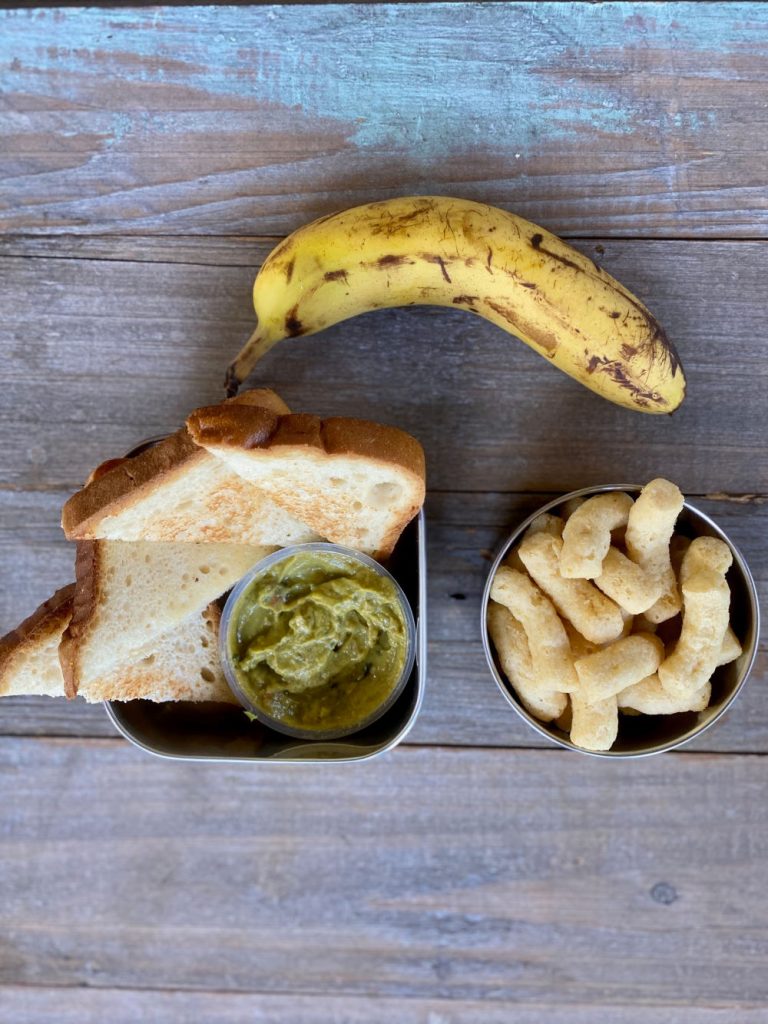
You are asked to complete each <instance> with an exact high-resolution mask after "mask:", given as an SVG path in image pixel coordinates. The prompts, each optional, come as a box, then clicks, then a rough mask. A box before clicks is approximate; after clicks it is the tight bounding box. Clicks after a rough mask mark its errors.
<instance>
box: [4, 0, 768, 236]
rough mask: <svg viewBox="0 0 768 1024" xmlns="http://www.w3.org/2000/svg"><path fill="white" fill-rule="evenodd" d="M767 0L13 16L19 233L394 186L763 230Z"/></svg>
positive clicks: (7, 32)
mask: <svg viewBox="0 0 768 1024" xmlns="http://www.w3.org/2000/svg"><path fill="white" fill-rule="evenodd" d="M766 58H768V7H766V6H765V5H762V4H759V3H732V4H719V3H713V4H710V3H669V4H665V3H661V4H659V3H653V4H649V3H639V2H627V3H604V4H591V3H546V4H539V3H520V4H508V3H498V4H482V3H474V4H445V3H439V4H402V5H399V4H395V5H371V6H365V5H362V6H357V5H352V6H348V5H318V6H266V7H252V8H243V7H190V8H179V7H175V8H153V9H138V10H121V9H117V10H98V9H86V10H39V9H27V10H11V11H5V12H2V14H1V16H0V89H1V90H2V93H3V95H4V97H5V99H4V104H5V106H4V113H3V114H2V116H1V119H0V127H1V128H2V133H3V134H2V136H0V151H2V153H3V157H2V173H3V177H4V179H5V180H4V189H3V191H4V201H3V209H2V210H1V211H0V226H2V227H4V228H5V230H14V231H21V230H34V231H56V230H69V231H73V230H74V231H81V232H88V231H94V232H98V231H111V230H118V229H119V230H123V231H124V230H149V231H165V232H168V231H174V232H179V231H184V232H200V233H208V232H211V231H216V232H219V233H230V232H255V233H273V232H274V233H284V232H285V231H288V230H291V229H293V228H294V227H296V226H297V225H298V224H300V223H302V222H303V221H305V220H306V219H308V217H311V216H313V215H315V214H318V213H321V212H326V211H327V210H330V209H334V208H338V207H340V206H344V205H349V204H351V203H354V202H357V201H363V200H365V199H370V198H372V197H382V196H386V195H389V194H392V193H393V192H408V191H418V192H429V191H437V192H447V193H456V194H460V195H467V196H472V197H477V198H482V199H485V200H487V201H490V202H496V203H499V204H502V205H506V206H510V207H514V208H515V209H517V210H518V211H520V212H521V213H523V214H525V215H528V216H530V217H532V218H533V219H540V220H542V221H544V222H546V223H547V224H548V226H550V227H552V228H553V229H555V230H558V231H560V232H562V233H567V234H598V233H600V234H614V235H617V234H618V235H620V234H638V233H644V234H648V235H653V234H670V235H686V234H690V233H696V234H709V235H723V234H731V235H765V234H767V233H768V194H766V190H765V188H764V184H765V179H766V169H767V166H768V161H767V159H766V153H765V147H764V144H763V139H764V137H765V127H766V120H767V119H768V115H767V114H766V110H767V109H768V72H767V70H766V69H767V68H768V64H767V63H766Z"/></svg>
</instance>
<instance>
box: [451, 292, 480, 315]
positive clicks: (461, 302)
mask: <svg viewBox="0 0 768 1024" xmlns="http://www.w3.org/2000/svg"><path fill="white" fill-rule="evenodd" d="M479 301H480V296H479V295H454V297H453V304H454V306H466V308H467V309H468V310H469V311H470V313H477V311H478V310H477V306H476V305H475V303H476V302H479Z"/></svg>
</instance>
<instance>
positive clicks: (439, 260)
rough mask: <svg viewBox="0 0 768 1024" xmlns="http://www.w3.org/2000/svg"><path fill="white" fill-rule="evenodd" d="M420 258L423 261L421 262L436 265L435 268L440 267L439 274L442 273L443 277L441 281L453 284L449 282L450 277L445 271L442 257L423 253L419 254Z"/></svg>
mask: <svg viewBox="0 0 768 1024" xmlns="http://www.w3.org/2000/svg"><path fill="white" fill-rule="evenodd" d="M421 258H422V259H423V260H424V261H425V262H427V263H436V264H437V266H438V267H440V270H441V272H442V275H443V280H444V281H447V282H448V284H452V283H453V282H452V281H451V277H450V274H449V273H448V271H447V269H446V266H445V260H444V259H443V257H442V256H437V255H434V254H433V253H431V252H423V253H422V254H421Z"/></svg>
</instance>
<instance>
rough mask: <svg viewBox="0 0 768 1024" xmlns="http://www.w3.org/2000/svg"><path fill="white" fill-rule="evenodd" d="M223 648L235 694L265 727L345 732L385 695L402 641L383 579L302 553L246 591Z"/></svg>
mask: <svg viewBox="0 0 768 1024" xmlns="http://www.w3.org/2000/svg"><path fill="white" fill-rule="evenodd" d="M229 648H230V652H231V655H232V662H233V665H234V668H235V672H236V674H237V678H238V680H239V682H240V686H241V687H242V689H243V691H244V692H245V694H246V696H248V697H249V698H250V700H251V701H252V702H253V704H254V705H255V707H256V708H258V709H261V710H262V711H263V712H264V713H265V714H266V715H268V716H269V717H270V718H272V719H274V720H275V721H276V722H279V723H281V724H283V725H286V726H288V727H290V728H293V729H300V730H306V731H313V730H317V731H318V732H326V731H337V730H338V731H341V730H348V731H350V732H351V731H353V730H354V728H355V726H358V725H360V724H361V723H363V722H364V721H365V720H366V719H368V718H369V717H370V716H371V715H373V713H374V712H375V711H376V710H377V709H378V708H380V707H381V705H382V704H384V702H385V701H386V700H387V698H388V697H389V696H390V695H391V694H392V691H393V690H394V689H395V687H396V685H397V683H398V682H399V680H400V678H401V676H402V673H403V668H404V666H405V661H406V654H407V648H408V634H407V628H406V623H405V617H404V615H403V610H402V607H401V604H400V600H399V597H398V592H397V590H396V588H395V585H394V584H393V582H392V580H391V579H389V578H388V577H386V576H381V575H380V574H379V573H378V572H376V571H375V570H374V569H372V568H371V567H370V566H368V565H365V564H364V563H362V562H359V561H357V559H354V558H352V557H350V556H347V555H344V554H342V553H340V552H336V551H328V550H308V551H300V552H297V553H296V554H295V555H291V556H289V557H288V558H284V559H282V560H280V561H277V562H275V563H274V564H273V565H271V566H269V567H268V568H267V569H265V570H264V572H262V573H260V574H259V575H258V576H256V578H255V579H254V580H253V581H252V582H251V584H250V585H249V586H248V587H246V589H245V590H244V591H243V594H242V595H241V597H240V599H239V600H238V603H237V606H236V607H235V609H234V612H233V616H232V625H231V627H230V630H229Z"/></svg>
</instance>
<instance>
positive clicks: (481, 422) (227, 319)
mask: <svg viewBox="0 0 768 1024" xmlns="http://www.w3.org/2000/svg"><path fill="white" fill-rule="evenodd" d="M598 244H600V243H590V244H589V245H587V246H585V250H586V251H587V252H590V253H591V254H594V255H598V256H599V258H600V259H601V260H602V261H603V263H604V265H605V266H606V267H607V269H609V270H610V271H612V272H615V273H616V274H617V276H618V277H619V278H620V279H621V280H623V281H625V282H626V284H627V285H628V286H629V287H631V288H632V289H633V290H635V291H637V292H638V294H639V295H640V296H641V297H642V298H644V299H645V300H646V301H647V302H648V303H649V305H650V306H651V308H652V309H653V310H654V311H655V312H656V313H657V315H658V316H659V317H660V319H661V321H662V323H664V324H665V326H666V329H667V331H668V332H669V334H670V336H671V337H672V338H673V339H674V341H675V342H676V344H677V345H678V347H679V350H680V352H681V355H682V358H683V361H684V364H685V367H686V371H687V374H688V380H689V389H688V397H687V399H686V401H685V403H684V404H683V406H682V408H681V409H680V410H679V412H677V413H676V414H675V415H674V416H673V417H672V418H668V417H656V416H643V415H641V414H634V413H630V412H628V411H626V410H624V409H620V408H619V407H617V406H614V405H612V404H610V403H608V402H605V401H602V400H601V399H600V398H598V397H597V396H595V395H593V394H592V393H591V392H588V391H586V390H585V389H584V388H582V387H581V386H580V385H578V384H576V383H575V382H574V381H572V380H570V378H567V377H565V376H564V375H562V374H560V373H559V372H557V371H556V370H555V369H554V368H553V367H551V366H549V365H547V363H546V362H545V360H543V359H542V358H541V357H540V356H538V355H537V354H535V353H534V352H532V351H531V350H530V349H529V348H527V347H526V346H524V345H521V344H519V343H518V342H516V341H514V340H511V339H510V338H509V336H508V335H506V334H505V333H504V332H503V331H501V330H499V329H498V328H496V327H494V326H493V325H491V324H489V323H487V322H486V321H483V320H480V319H479V318H477V317H473V316H471V315H470V314H466V313H461V312H459V311H454V310H439V309H434V308H433V309H430V308H417V309H402V310H393V311H379V312H377V313H371V314H368V315H367V316H365V317H359V318H357V319H355V320H351V321H348V322H347V323H345V324H341V325H339V326H337V327H336V328H333V329H331V330H329V331H327V332H325V333H323V334H321V335H318V336H315V337H310V338H303V339H297V340H292V341H290V342H284V343H283V344H282V345H279V346H277V348H275V349H274V350H273V351H272V352H271V353H270V354H269V355H268V356H267V357H266V358H265V359H264V360H263V362H262V363H261V364H260V366H259V367H258V368H257V374H256V375H255V377H254V380H255V381H257V382H259V383H269V384H272V385H274V386H275V387H277V389H278V390H279V391H280V392H281V393H282V394H283V395H284V397H285V398H286V400H287V401H288V402H289V403H290V404H291V405H292V406H293V407H295V408H297V409H302V410H307V411H314V412H318V413H320V414H324V415H328V414H334V415H360V412H361V410H365V411H366V415H368V416H370V417H371V418H376V419H380V420H382V421H384V422H390V423H395V424H397V425H399V426H402V427H404V428H405V429H408V430H411V431H412V432H413V433H414V434H416V436H418V437H419V438H420V439H421V440H422V441H423V443H424V445H425V447H426V450H427V456H428V464H429V484H430V486H431V487H432V488H435V489H458V490H462V489H466V490H495V491H521V490H528V489H531V490H539V489H543V490H555V491H562V490H570V489H573V488H575V487H580V486H584V485H586V484H590V483H601V482H607V481H615V480H616V479H617V478H618V477H620V476H624V477H634V478H635V479H638V480H643V479H649V478H650V477H651V476H654V475H658V474H660V473H661V474H665V475H668V476H670V477H671V478H672V479H674V480H676V481H677V482H678V483H679V484H680V485H681V486H682V487H683V489H684V490H686V491H688V492H691V493H705V492H709V491H715V490H717V491H728V492H750V493H753V492H766V491H768V462H766V459H765V458H764V446H765V439H766V437H767V436H768V404H767V403H766V402H765V392H766V373H767V372H768V363H766V359H765V346H764V342H763V337H764V308H763V301H762V296H763V292H764V282H765V279H766V275H768V246H766V245H764V244H763V243H752V242H741V243H721V242H717V243H715V242H713V243H687V242H674V243H667V242H637V243H629V242H611V243H605V244H604V245H603V244H600V248H601V249H604V250H605V251H604V252H603V253H602V255H601V254H599V253H597V252H596V246H597V245H598ZM268 249H269V246H268V245H264V244H263V243H262V244H261V245H260V246H259V245H254V247H253V249H252V250H251V251H252V258H253V265H254V267H256V266H258V264H259V263H260V261H261V260H262V259H263V258H264V256H265V255H266V253H267V251H268ZM203 251H205V249H204V250H203ZM65 253H66V247H65V248H64V251H63V253H62V254H65ZM237 253H238V256H237V259H238V260H240V259H241V258H242V255H241V254H242V246H241V245H239V244H238V245H237ZM206 258H208V257H206ZM0 271H1V272H2V274H3V280H4V288H3V291H2V294H0V315H1V316H2V319H1V320H0V351H2V352H3V354H4V358H3V360H2V362H1V363H0V485H5V486H12V487H20V488H39V487H51V486H67V487H69V486H73V485H74V484H75V483H77V482H78V481H81V480H83V479H84V478H85V476H86V475H87V473H88V472H89V471H90V470H91V468H92V467H93V466H94V465H95V464H97V463H98V462H100V461H101V460H102V459H104V458H107V457H111V456H114V455H115V454H116V453H120V452H121V451H122V450H124V449H125V448H126V447H127V446H129V445H131V444H133V443H134V442H135V441H136V440H137V439H139V438H141V437H143V436H147V435H151V434H156V433H164V432H168V431H169V430H172V429H176V427H177V425H178V424H179V423H180V422H182V420H183V418H184V417H185V416H186V414H187V413H188V412H189V410H190V409H191V408H193V407H194V406H195V405H198V404H204V403H207V402H210V401H213V400H216V399H217V398H218V397H220V396H221V393H222V392H221V387H220V382H221V379H222V376H223V372H224V368H225V365H226V363H227V362H228V361H229V359H230V358H231V357H232V356H233V355H234V353H235V352H236V351H237V350H238V349H239V347H240V345H241V344H242V342H243V341H244V339H245V337H247V335H248V333H249V331H250V329H251V327H252V323H253V314H252V312H251V302H250V285H251V278H252V274H253V270H250V269H249V268H248V267H246V266H217V267H211V266H197V265H188V264H171V263H162V264H148V263H141V262H120V261H104V260H94V261H92V260H83V259H26V258H16V257H9V258H6V259H3V260H2V265H1V267H0ZM22 440H23V443H20V441H22Z"/></svg>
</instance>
